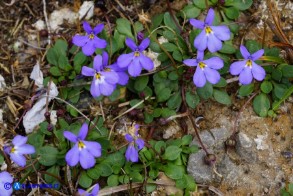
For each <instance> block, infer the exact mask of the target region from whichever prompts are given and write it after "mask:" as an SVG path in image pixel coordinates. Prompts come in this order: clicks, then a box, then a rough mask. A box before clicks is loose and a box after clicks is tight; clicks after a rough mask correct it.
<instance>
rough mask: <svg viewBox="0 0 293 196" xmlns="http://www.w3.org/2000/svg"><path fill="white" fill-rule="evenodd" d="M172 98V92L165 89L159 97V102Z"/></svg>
mask: <svg viewBox="0 0 293 196" xmlns="http://www.w3.org/2000/svg"><path fill="white" fill-rule="evenodd" d="M170 96H171V90H170V89H169V88H164V89H163V90H162V91H160V92H159V93H158V95H157V100H158V102H163V101H166V100H168V99H169V98H170Z"/></svg>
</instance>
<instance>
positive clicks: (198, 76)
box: [183, 50, 224, 87]
mask: <svg viewBox="0 0 293 196" xmlns="http://www.w3.org/2000/svg"><path fill="white" fill-rule="evenodd" d="M203 55H204V53H203V52H202V51H199V50H198V51H197V57H196V59H186V60H184V61H183V63H184V64H186V65H188V66H197V68H196V70H195V73H194V75H193V82H194V84H195V86H197V87H203V86H204V85H205V84H206V81H207V80H208V81H209V82H210V83H211V84H217V83H218V82H219V81H220V78H221V77H220V74H219V72H218V71H216V70H218V69H221V68H222V67H223V66H224V62H223V60H222V59H220V58H219V57H212V58H210V59H207V60H203Z"/></svg>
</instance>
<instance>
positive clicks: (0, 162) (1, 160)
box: [0, 154, 4, 164]
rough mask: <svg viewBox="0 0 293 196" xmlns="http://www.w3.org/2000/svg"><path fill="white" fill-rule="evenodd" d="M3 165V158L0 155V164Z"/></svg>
mask: <svg viewBox="0 0 293 196" xmlns="http://www.w3.org/2000/svg"><path fill="white" fill-rule="evenodd" d="M3 163H4V157H3V156H2V155H1V154H0V164H3Z"/></svg>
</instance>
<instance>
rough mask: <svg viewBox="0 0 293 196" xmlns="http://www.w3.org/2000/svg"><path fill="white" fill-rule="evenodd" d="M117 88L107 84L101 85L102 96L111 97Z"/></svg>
mask: <svg viewBox="0 0 293 196" xmlns="http://www.w3.org/2000/svg"><path fill="white" fill-rule="evenodd" d="M115 88H116V85H113V84H109V83H107V82H104V83H101V84H100V91H101V94H102V95H104V96H110V95H111V94H112V93H113V91H114V90H115Z"/></svg>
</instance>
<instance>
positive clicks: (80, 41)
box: [72, 35, 89, 47]
mask: <svg viewBox="0 0 293 196" xmlns="http://www.w3.org/2000/svg"><path fill="white" fill-rule="evenodd" d="M88 41H89V38H88V36H84V35H75V36H74V37H73V38H72V43H73V44H74V45H77V46H80V47H82V46H84V45H85V44H86V43H87V42H88Z"/></svg>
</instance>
